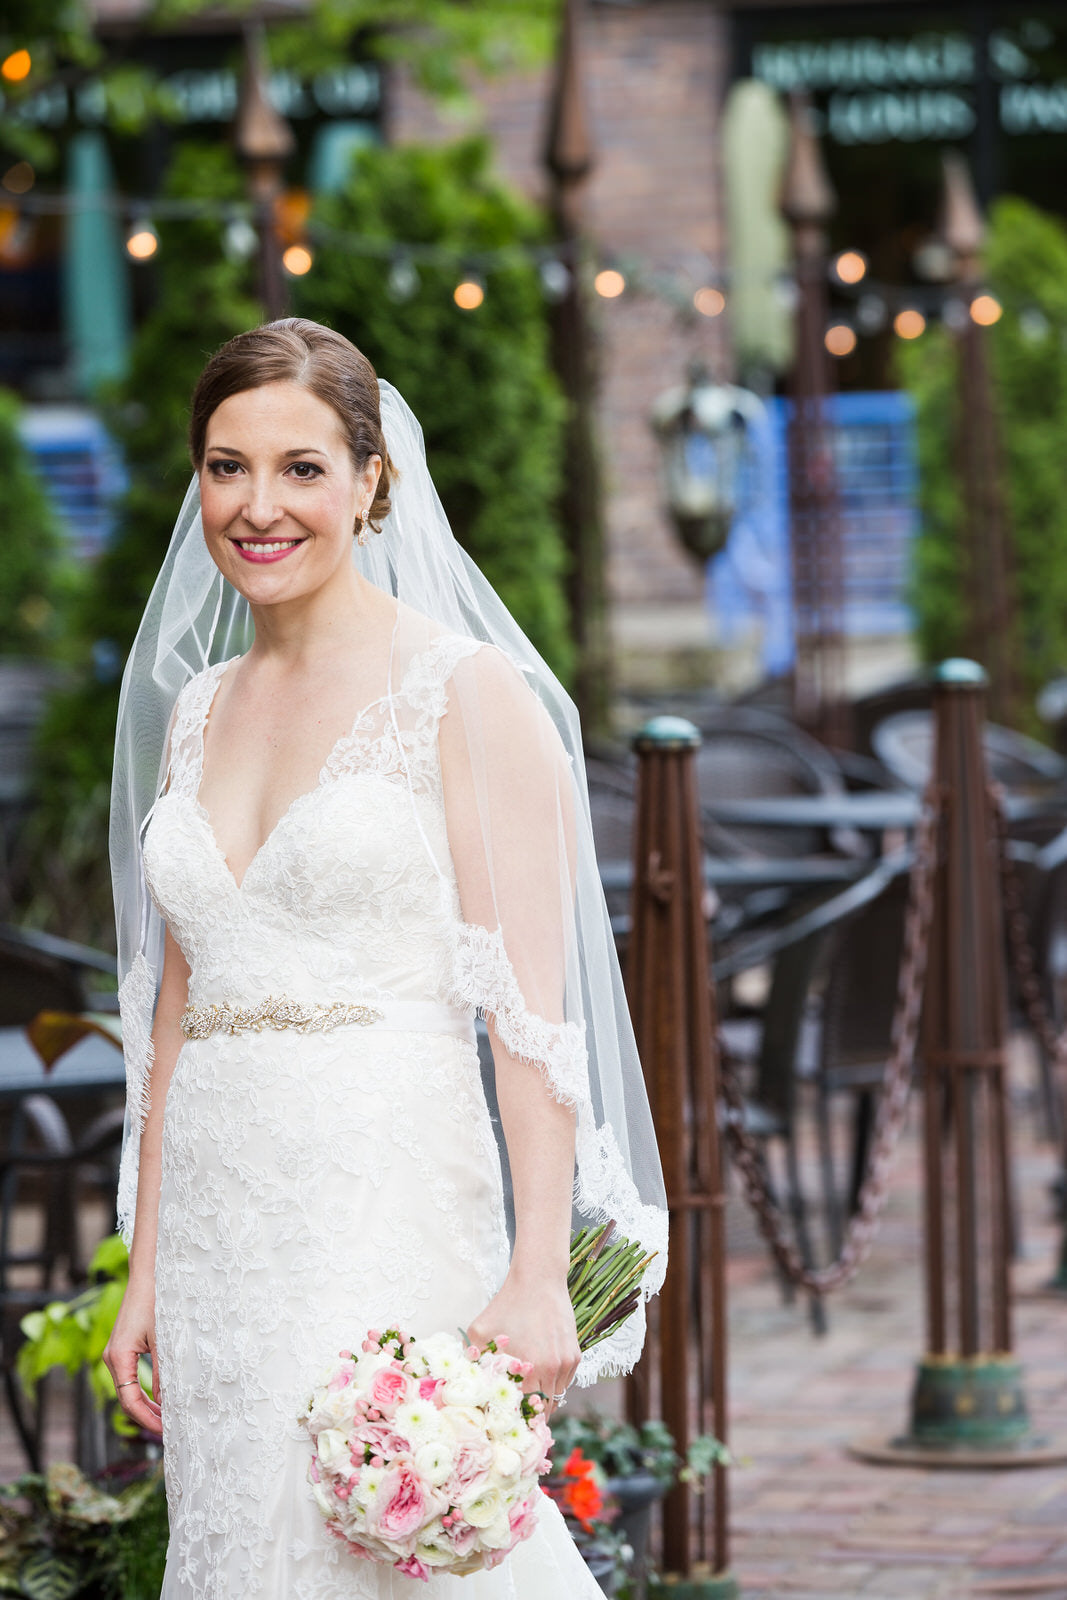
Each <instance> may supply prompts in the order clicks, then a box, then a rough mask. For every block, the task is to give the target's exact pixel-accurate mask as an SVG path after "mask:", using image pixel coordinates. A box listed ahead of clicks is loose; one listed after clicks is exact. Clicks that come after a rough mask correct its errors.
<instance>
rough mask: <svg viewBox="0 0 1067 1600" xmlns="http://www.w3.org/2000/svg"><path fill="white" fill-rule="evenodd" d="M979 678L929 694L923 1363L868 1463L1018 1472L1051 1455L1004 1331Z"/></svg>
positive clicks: (1004, 1134) (1001, 1143)
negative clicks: (901, 1419) (1034, 1426)
mask: <svg viewBox="0 0 1067 1600" xmlns="http://www.w3.org/2000/svg"><path fill="white" fill-rule="evenodd" d="M986 684H987V679H986V675H985V673H984V671H983V670H982V668H981V667H980V666H978V665H977V664H976V663H975V662H973V661H946V662H943V663H942V665H941V666H940V667H939V668H938V671H937V676H936V680H935V691H934V710H935V717H936V734H937V737H936V752H935V780H936V783H937V785H938V787H939V789H940V793H941V797H942V812H941V816H942V825H941V840H940V850H939V861H938V865H937V870H936V875H935V879H934V908H933V918H932V925H931V930H930V954H929V962H928V966H927V978H926V993H925V1001H924V1009H923V1028H922V1058H923V1067H924V1142H925V1239H926V1262H925V1268H926V1308H927V1349H926V1354H925V1355H924V1356H923V1358H922V1360H921V1361H920V1362H919V1366H918V1371H917V1374H916V1380H915V1388H914V1392H913V1396H912V1411H911V1422H910V1427H909V1430H908V1433H907V1434H906V1435H905V1436H903V1437H902V1438H899V1439H896V1440H893V1441H892V1442H891V1443H890V1444H889V1445H887V1446H881V1447H873V1446H872V1447H867V1446H859V1447H856V1448H857V1453H858V1454H861V1455H863V1456H866V1457H868V1458H871V1459H875V1460H881V1461H892V1460H896V1461H899V1462H904V1463H908V1464H915V1463H916V1462H922V1463H923V1464H925V1465H929V1466H948V1467H951V1466H960V1465H971V1466H975V1465H988V1466H993V1465H997V1464H1006V1465H1027V1464H1030V1463H1037V1462H1044V1461H1048V1460H1050V1459H1060V1458H1062V1455H1063V1453H1064V1452H1063V1449H1062V1447H1056V1446H1054V1445H1052V1444H1051V1443H1050V1441H1048V1440H1045V1439H1041V1438H1038V1437H1037V1436H1036V1435H1035V1434H1034V1433H1033V1432H1032V1430H1031V1426H1030V1419H1029V1415H1028V1412H1027V1407H1026V1401H1025V1397H1024V1393H1023V1377H1022V1369H1021V1367H1020V1364H1019V1362H1018V1361H1017V1360H1016V1358H1015V1355H1014V1353H1013V1343H1012V1322H1011V1284H1010V1279H1009V1266H1010V1254H1011V1181H1010V1172H1009V1163H1008V1149H1009V1140H1008V1106H1007V1094H1006V1087H1007V1084H1006V1079H1007V1058H1006V1033H1007V1001H1006V970H1005V962H1004V925H1003V922H1004V917H1003V901H1002V891H1001V881H1000V855H999V845H998V829H997V819H996V812H995V808H994V804H993V797H992V794H991V792H990V788H989V783H988V778H987V775H986V767H985V753H984V748H983V739H982V729H983V723H984V719H985V692H986Z"/></svg>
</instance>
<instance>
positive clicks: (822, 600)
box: [781, 94, 848, 744]
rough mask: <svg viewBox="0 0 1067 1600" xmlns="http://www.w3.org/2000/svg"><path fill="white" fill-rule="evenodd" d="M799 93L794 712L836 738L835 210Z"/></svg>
mask: <svg viewBox="0 0 1067 1600" xmlns="http://www.w3.org/2000/svg"><path fill="white" fill-rule="evenodd" d="M836 203H837V202H836V198H835V195H834V191H833V189H832V188H831V186H830V180H829V178H828V177H827V174H826V170H825V168H824V166H823V162H822V155H821V152H820V150H819V142H818V139H817V138H816V135H815V132H814V129H813V126H812V110H811V106H810V104H809V102H808V100H807V97H806V96H804V95H801V94H796V95H793V96H791V99H790V145H789V162H788V166H787V168H786V173H785V178H784V181H783V184H782V198H781V212H782V215H783V217H784V218H785V220H786V222H787V223H788V224H789V227H790V230H791V232H792V236H793V272H794V277H795V283H796V318H795V325H796V349H795V352H794V358H793V374H792V381H791V384H790V395H791V399H792V411H791V414H790V419H789V537H790V547H791V552H792V579H793V629H794V636H795V660H794V667H793V710H794V715H795V716H796V718H797V721H798V722H800V723H801V724H802V725H803V726H805V727H807V728H810V729H812V730H813V732H815V733H817V734H819V735H820V736H821V737H823V738H824V739H827V740H828V741H829V742H830V743H837V744H845V743H847V740H848V728H847V710H846V706H845V681H844V676H845V636H844V601H845V588H844V569H843V559H842V551H841V525H840V519H839V516H838V506H837V488H836V474H835V470H834V453H833V438H832V433H831V429H830V425H829V419H828V417H827V414H826V397H827V393H828V391H829V388H830V368H829V359H828V356H827V352H826V346H825V344H824V342H823V341H824V338H825V334H826V324H827V320H828V299H827V286H826V269H827V263H826V231H825V230H826V223H827V222H828V221H829V219H830V217H831V216H832V215H833V212H834V208H835V206H836Z"/></svg>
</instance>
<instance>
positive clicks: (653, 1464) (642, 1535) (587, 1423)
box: [552, 1412, 729, 1594]
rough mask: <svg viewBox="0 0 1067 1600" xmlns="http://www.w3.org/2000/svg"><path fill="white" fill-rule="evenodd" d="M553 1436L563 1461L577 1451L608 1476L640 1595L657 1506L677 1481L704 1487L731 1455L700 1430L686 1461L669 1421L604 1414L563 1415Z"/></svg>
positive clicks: (617, 1529) (619, 1534)
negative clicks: (630, 1419)
mask: <svg viewBox="0 0 1067 1600" xmlns="http://www.w3.org/2000/svg"><path fill="white" fill-rule="evenodd" d="M552 1437H553V1439H554V1441H555V1452H556V1456H557V1459H560V1460H563V1459H571V1458H572V1456H573V1454H574V1453H577V1454H578V1455H579V1456H580V1457H581V1458H582V1459H583V1460H585V1461H589V1462H591V1463H592V1464H593V1466H594V1467H595V1468H597V1469H598V1471H599V1473H600V1474H601V1475H602V1483H603V1490H604V1493H605V1497H606V1503H607V1504H608V1505H609V1506H611V1507H613V1508H615V1509H614V1516H613V1519H612V1521H611V1525H610V1526H611V1531H612V1532H613V1533H614V1534H615V1536H616V1538H617V1539H618V1540H620V1541H621V1543H622V1545H623V1547H628V1549H629V1551H630V1552H631V1554H630V1555H629V1557H628V1565H629V1570H630V1576H631V1578H632V1580H633V1583H634V1587H635V1591H636V1593H637V1594H641V1593H643V1586H644V1582H645V1571H646V1563H647V1557H648V1534H649V1525H650V1522H651V1518H652V1507H653V1505H654V1504H655V1502H656V1501H657V1500H659V1499H661V1498H662V1497H663V1495H665V1494H666V1493H667V1491H668V1490H669V1489H671V1488H673V1486H674V1484H675V1483H676V1482H680V1483H691V1484H694V1485H696V1486H698V1487H699V1486H700V1485H701V1484H702V1482H703V1480H704V1479H705V1478H706V1477H707V1475H708V1473H709V1472H710V1471H711V1469H712V1467H714V1466H715V1465H716V1463H717V1462H720V1461H726V1460H728V1459H729V1458H728V1454H727V1452H726V1450H725V1449H724V1447H723V1446H722V1445H721V1444H720V1443H719V1441H718V1440H717V1439H716V1438H714V1437H713V1436H712V1435H711V1434H707V1433H705V1434H700V1435H699V1436H698V1437H697V1438H695V1439H694V1440H693V1441H692V1443H691V1444H690V1446H689V1449H688V1451H687V1453H686V1456H685V1459H684V1460H683V1458H682V1456H681V1455H680V1454H679V1453H678V1450H677V1447H676V1445H675V1442H674V1435H673V1434H672V1433H671V1430H670V1429H669V1428H668V1427H667V1425H666V1423H663V1422H659V1421H656V1420H649V1421H647V1422H644V1423H642V1424H641V1426H640V1427H639V1428H636V1427H634V1426H633V1424H632V1423H629V1422H623V1421H622V1420H620V1419H619V1418H618V1417H612V1416H608V1415H607V1414H606V1413H604V1412H587V1413H586V1414H585V1415H584V1416H578V1415H570V1414H569V1415H562V1414H559V1413H557V1415H556V1416H555V1417H554V1418H553V1420H552Z"/></svg>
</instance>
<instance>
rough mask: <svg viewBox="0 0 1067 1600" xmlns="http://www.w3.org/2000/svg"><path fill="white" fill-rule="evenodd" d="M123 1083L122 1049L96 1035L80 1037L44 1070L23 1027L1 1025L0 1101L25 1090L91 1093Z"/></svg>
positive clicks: (20, 1094) (33, 1091) (17, 1096)
mask: <svg viewBox="0 0 1067 1600" xmlns="http://www.w3.org/2000/svg"><path fill="white" fill-rule="evenodd" d="M125 1086H126V1069H125V1066H124V1065H123V1060H122V1051H121V1050H120V1049H119V1048H118V1046H117V1045H112V1044H108V1042H107V1040H106V1039H101V1038H100V1037H99V1036H98V1035H90V1036H89V1037H88V1038H85V1039H82V1040H81V1041H80V1043H78V1044H76V1045H74V1046H73V1047H72V1048H71V1049H70V1050H68V1051H67V1053H66V1055H64V1056H61V1057H60V1059H59V1060H58V1061H57V1062H56V1064H55V1066H54V1067H52V1069H51V1070H50V1071H47V1070H46V1069H45V1065H44V1062H43V1061H42V1060H41V1058H40V1056H39V1055H38V1054H37V1052H36V1050H35V1049H34V1048H33V1046H32V1045H31V1044H30V1041H29V1040H28V1039H27V1037H26V1034H25V1032H24V1030H23V1029H22V1028H0V1104H3V1103H5V1102H6V1103H11V1102H13V1101H17V1100H19V1099H20V1098H21V1097H22V1096H23V1095H25V1094H48V1095H56V1096H58V1095H75V1094H94V1093H98V1092H100V1091H105V1090H111V1089H114V1090H120V1089H125Z"/></svg>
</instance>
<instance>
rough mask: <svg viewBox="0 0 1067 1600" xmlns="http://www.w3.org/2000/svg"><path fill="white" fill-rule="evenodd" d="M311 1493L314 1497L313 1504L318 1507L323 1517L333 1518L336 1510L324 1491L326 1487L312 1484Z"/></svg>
mask: <svg viewBox="0 0 1067 1600" xmlns="http://www.w3.org/2000/svg"><path fill="white" fill-rule="evenodd" d="M311 1492H312V1494H313V1495H314V1496H315V1504H316V1505H317V1506H318V1508H319V1510H320V1511H321V1512H322V1514H323V1516H324V1517H332V1516H334V1514H335V1513H336V1510H337V1508H336V1506H335V1505H334V1503H333V1501H332V1500H331V1499H330V1496H329V1494H328V1493H327V1491H326V1485H325V1484H324V1483H313V1484H312V1485H311Z"/></svg>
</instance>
